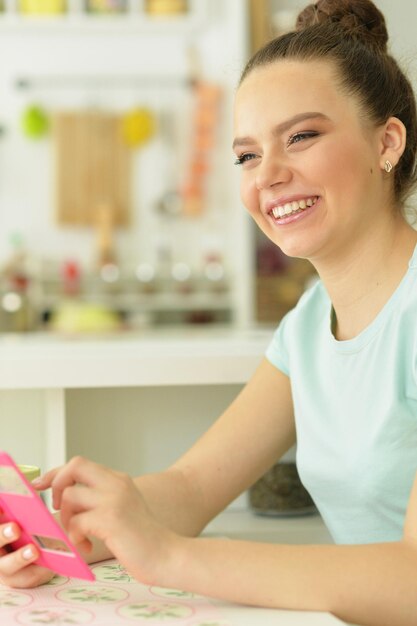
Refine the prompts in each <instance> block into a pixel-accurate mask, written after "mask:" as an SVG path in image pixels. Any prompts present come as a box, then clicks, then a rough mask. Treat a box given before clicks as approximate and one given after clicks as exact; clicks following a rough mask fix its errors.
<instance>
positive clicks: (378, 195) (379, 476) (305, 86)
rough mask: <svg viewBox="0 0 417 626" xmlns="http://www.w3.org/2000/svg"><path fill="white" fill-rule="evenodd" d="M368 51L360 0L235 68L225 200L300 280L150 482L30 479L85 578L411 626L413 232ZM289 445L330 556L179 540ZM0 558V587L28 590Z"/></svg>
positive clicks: (401, 148) (416, 384)
mask: <svg viewBox="0 0 417 626" xmlns="http://www.w3.org/2000/svg"><path fill="white" fill-rule="evenodd" d="M387 38H388V35H387V31H386V27H385V21H384V17H383V15H382V14H381V13H380V11H379V10H378V9H377V8H376V7H375V5H374V4H373V3H372V2H370V0H350V1H347V0H319V1H318V2H317V3H316V4H314V5H310V6H309V7H307V9H305V10H304V11H303V12H302V13H301V14H300V16H299V18H298V21H297V26H296V29H295V30H294V31H293V32H291V33H289V34H286V35H284V36H283V37H280V38H278V39H276V40H273V41H271V42H270V43H268V44H267V45H266V46H265V47H264V48H263V49H261V50H260V51H259V52H258V53H256V54H255V56H254V57H253V59H252V60H251V61H250V62H249V63H248V66H247V67H246V69H245V71H244V73H243V76H242V80H241V83H240V85H239V88H238V91H237V95H236V110H235V136H236V139H235V141H234V150H235V155H236V163H237V165H238V166H239V167H240V168H241V193H242V198H243V201H244V204H245V205H246V207H247V210H248V211H249V213H250V214H251V216H252V217H253V218H254V220H255V221H256V222H257V224H258V226H259V227H260V228H261V229H262V231H263V232H264V233H265V234H266V235H267V236H268V237H269V238H270V239H271V240H272V241H273V242H274V243H275V244H276V245H277V246H279V248H281V249H282V250H283V251H284V252H285V253H287V254H288V255H291V256H296V257H302V258H307V259H309V260H310V261H311V263H312V264H313V265H314V267H315V268H316V270H317V272H318V274H319V276H320V280H319V281H318V282H317V283H316V284H315V285H313V286H312V287H311V288H310V289H309V290H308V291H307V292H306V293H305V294H304V295H303V296H302V297H301V299H300V301H299V303H298V304H297V306H296V307H295V308H294V309H293V310H292V311H290V312H289V313H288V314H287V315H286V316H285V317H284V319H283V320H282V321H281V323H280V324H279V327H278V329H277V331H276V333H275V335H274V337H273V339H272V341H271V343H270V345H269V347H268V349H267V352H266V355H265V358H264V359H263V361H262V363H261V364H260V366H259V367H258V369H257V370H256V372H255V373H254V375H253V376H252V378H251V380H250V381H249V383H248V384H247V385H246V387H245V388H244V389H243V390H242V392H241V393H240V394H239V396H238V397H237V398H236V399H235V400H234V402H233V403H232V404H231V405H230V407H229V408H228V409H226V411H225V412H224V413H223V414H222V415H221V416H220V418H219V419H218V420H217V421H216V423H215V424H214V425H213V426H212V427H211V428H210V429H209V430H208V432H207V433H206V434H205V435H204V436H203V437H202V438H201V439H200V440H199V441H197V443H196V444H195V445H194V446H193V447H192V448H191V449H190V450H189V451H188V452H186V453H185V454H184V455H183V456H182V457H181V458H180V459H179V460H178V461H177V462H176V463H174V464H173V465H172V466H171V467H169V468H168V469H167V470H165V471H164V472H161V473H159V474H154V475H148V476H142V477H138V478H135V479H134V480H132V479H131V478H130V477H128V476H125V475H122V474H120V473H118V472H114V471H112V470H110V469H107V468H105V467H102V466H99V465H97V464H96V463H93V462H91V461H88V460H86V459H82V458H74V459H72V460H71V461H70V462H69V463H68V464H66V465H65V466H64V467H62V468H58V469H55V470H51V471H50V472H48V473H47V474H46V475H45V476H44V477H43V478H41V479H40V480H39V482H38V488H40V489H45V488H48V487H52V489H53V494H54V497H53V502H54V505H55V507H56V508H58V509H60V512H61V522H62V524H63V525H64V527H65V528H66V529H67V530H68V532H69V534H70V537H71V539H72V541H73V542H74V543H76V544H79V546H81V547H83V546H84V548H85V549H86V550H87V548H88V549H91V541H90V540H91V537H95V538H96V539H97V540H99V542H98V543H97V544H96V547H95V548H94V549H93V551H92V552H91V553H90V556H89V558H90V560H93V559H96V558H98V556H100V557H101V558H103V557H105V556H106V555H107V556H108V555H109V554H113V555H115V556H116V557H117V558H118V559H119V561H120V562H121V563H122V565H123V566H124V567H125V568H127V569H128V571H129V572H130V574H131V575H133V576H134V577H135V578H137V579H139V580H142V581H147V582H149V581H152V582H153V583H154V584H158V585H160V586H164V587H168V588H178V589H183V590H186V591H190V592H194V593H200V594H206V595H210V596H214V597H218V598H223V599H227V600H231V601H234V602H241V603H245V604H252V605H261V606H268V607H278V608H288V609H299V610H319V611H330V612H333V613H335V614H336V615H337V616H338V617H340V618H341V619H345V620H346V621H348V622H355V623H359V624H363V625H367V626H416V624H417V612H416V597H417V480H416V473H417V324H416V323H415V320H416V315H417V233H416V231H415V230H414V229H413V228H411V226H410V225H409V224H408V223H407V221H406V220H405V217H404V215H403V207H404V201H405V199H406V197H407V196H408V194H409V193H410V191H411V189H412V186H413V184H414V182H415V176H416V174H415V157H416V150H417V130H416V129H417V120H416V106H415V101H414V96H413V93H412V90H411V87H410V84H409V82H408V80H407V78H406V77H405V76H404V74H403V73H402V72H401V70H400V68H399V67H398V65H397V64H396V62H395V61H394V59H393V58H392V57H391V56H389V55H388V54H387V51H386V44H387ZM295 442H297V466H298V471H299V474H300V477H301V479H302V481H303V484H304V486H305V487H306V488H307V490H308V491H309V493H310V495H311V497H312V498H313V500H314V502H315V504H316V506H317V508H318V510H319V511H320V513H321V515H322V517H323V519H324V520H325V522H326V524H327V526H328V528H329V530H330V532H331V534H332V536H333V538H334V540H335V543H336V544H342V545H329V546H314V545H313V546H311V545H310V546H309V545H300V546H294V545H267V544H266V545H265V544H261V543H251V542H245V541H228V540H224V539H217V538H207V537H206V538H204V537H198V535H199V534H200V532H201V530H202V529H203V528H204V527H205V525H206V524H207V523H208V522H209V521H210V520H211V519H212V518H213V517H215V516H216V515H217V514H218V513H219V512H220V511H221V510H222V509H223V508H224V507H225V506H226V505H227V504H229V503H230V502H231V501H233V500H234V499H235V498H236V497H237V496H238V495H239V494H240V493H242V492H243V491H244V490H246V489H248V487H249V486H250V485H252V484H253V483H255V481H256V480H257V479H259V478H260V477H261V476H262V475H264V474H265V472H266V471H267V470H268V469H269V468H270V467H272V466H273V465H274V464H275V463H276V462H277V460H279V459H280V458H281V457H282V456H283V454H284V453H285V452H286V451H288V450H289V449H290V448H291V447H292V446H293V445H294V443H295ZM0 531H3V539H2V540H0V546H1V545H5V546H7V543H8V541H9V540H8V539H7V534H6V533H5V532H4V531H5V529H1V527H0ZM1 536H2V534H1V532H0V537H1ZM100 542H101V543H100ZM0 549H1V550H4V556H2V557H1V558H0V576H1V579H2V580H3V581H4V582H7V583H8V584H11V585H14V586H24V585H25V584H30V585H33V584H36V583H37V582H40V581H41V580H45V572H43V573H42V572H39V571H38V570H37V569H36V567H35V566H33V565H30V564H29V565H27V562H26V563H24V559H23V556H22V554H21V553H19V552H17V553H15V554H8V553H6V549H5V548H1V547H0Z"/></svg>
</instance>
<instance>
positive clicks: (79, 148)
mask: <svg viewBox="0 0 417 626" xmlns="http://www.w3.org/2000/svg"><path fill="white" fill-rule="evenodd" d="M120 124H121V120H120V117H119V116H117V115H114V114H111V113H105V112H95V111H94V112H93V111H88V112H60V113H57V114H55V115H54V119H53V138H54V156H55V181H56V186H55V189H56V213H57V221H58V223H59V224H62V225H74V226H76V225H78V226H90V225H95V224H96V221H97V212H98V211H99V209H100V207H102V206H103V205H106V206H108V207H110V208H111V211H112V222H113V224H114V225H127V224H128V223H129V213H130V204H131V197H130V195H131V189H130V187H131V185H130V178H131V153H130V149H129V147H128V146H126V145H125V143H124V142H123V139H122V135H121V131H120Z"/></svg>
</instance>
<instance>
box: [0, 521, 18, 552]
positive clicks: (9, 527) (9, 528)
mask: <svg viewBox="0 0 417 626" xmlns="http://www.w3.org/2000/svg"><path fill="white" fill-rule="evenodd" d="M19 537H20V529H19V526H18V525H17V524H15V523H14V522H8V523H7V524H1V525H0V547H1V548H3V547H4V546H7V545H8V544H9V543H11V542H12V541H16V539H18V538H19ZM6 552H7V550H6Z"/></svg>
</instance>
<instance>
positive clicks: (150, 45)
mask: <svg viewBox="0 0 417 626" xmlns="http://www.w3.org/2000/svg"><path fill="white" fill-rule="evenodd" d="M377 4H378V5H379V6H381V8H382V10H384V11H385V13H386V15H387V18H388V21H389V26H390V29H391V34H392V41H393V48H394V51H395V52H396V53H397V52H399V53H400V54H402V56H403V57H404V55H405V60H406V61H407V60H409V58H410V56H411V51H410V47H409V46H410V42H411V43H412V42H413V39H412V37H411V36H410V37H407V33H406V32H405V30H406V29H410V35H412V32H413V26H412V24H413V20H412V19H408V20H403V19H402V17H401V16H402V11H399V10H398V7H397V4H396V7H394V6H393V5H392V4H389V3H388V2H387V1H384V2H382V1H379V2H377ZM303 5H304V2H300V1H298V0H297V1H295V0H293V1H291V0H269V1H268V0H227V2H224V1H223V0H3V1H2V2H0V11H1V12H0V58H1V59H2V61H1V65H0V103H1V105H0V332H3V333H4V332H39V331H49V332H55V333H57V332H58V333H76V334H78V333H88V332H97V331H99V332H105V333H106V332H120V331H126V330H132V331H137V330H142V329H144V328H150V327H153V328H154V327H163V326H173V325H174V326H177V325H181V326H187V325H221V326H237V327H242V326H253V325H259V324H261V325H265V324H266V325H268V324H269V325H275V324H276V323H277V322H278V321H279V319H280V317H282V315H283V314H284V313H285V311H286V310H288V309H289V308H290V307H292V306H293V305H294V304H295V302H296V301H297V299H298V298H299V296H300V294H301V293H302V291H303V290H304V289H305V287H306V285H307V284H309V281H310V280H311V279H312V270H311V268H310V266H309V264H308V263H306V262H303V261H291V260H289V259H288V258H286V257H284V256H283V255H282V254H281V253H280V252H279V251H278V250H277V249H275V248H274V247H273V246H272V245H271V244H270V243H269V242H268V241H267V240H266V239H265V238H264V237H263V236H262V235H261V234H260V233H258V232H256V229H255V227H254V226H253V225H252V224H251V222H250V220H249V218H248V216H247V215H246V214H245V210H244V208H243V207H242V205H241V202H240V199H239V180H238V172H237V171H236V170H237V168H236V167H234V166H233V154H232V151H231V148H230V146H231V137H232V102H233V94H234V90H235V87H236V84H237V81H238V78H239V73H240V71H241V69H242V67H243V65H244V63H245V61H246V60H247V59H248V56H249V55H250V53H251V52H252V51H253V50H255V49H256V48H258V47H259V46H260V45H261V44H262V43H263V42H264V41H266V40H267V39H269V38H270V37H272V36H273V35H276V34H278V33H280V32H284V31H285V30H288V29H289V28H291V26H292V25H293V23H294V19H295V15H296V13H297V11H298V9H299V8H300V7H302V6H303ZM400 5H401V6H402V7H403V8H404V11H405V14H406V15H407V16H408V18H410V16H411V13H412V12H414V13H416V8H415V5H414V4H412V2H411V0H409V1H406V0H402V2H400ZM400 33H401V35H400ZM407 44H408V48H407ZM407 54H408V55H409V56H408V57H407Z"/></svg>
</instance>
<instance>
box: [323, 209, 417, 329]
mask: <svg viewBox="0 0 417 626" xmlns="http://www.w3.org/2000/svg"><path fill="white" fill-rule="evenodd" d="M393 220H394V221H393V222H391V223H390V227H389V228H385V229H381V231H380V232H373V234H372V237H369V234H368V238H367V240H366V241H359V240H358V241H357V242H356V244H355V245H354V246H353V247H351V248H350V249H349V251H348V252H342V251H340V250H339V251H338V252H337V253H335V254H333V255H332V258H331V259H330V258H327V259H320V260H318V261H317V263H315V262H313V264H314V265H315V267H316V270H317V271H318V273H319V275H320V277H321V279H322V281H323V283H324V285H325V286H326V289H327V291H328V293H329V295H330V299H331V301H332V304H333V308H334V312H335V319H336V325H335V326H336V327H335V329H334V333H335V336H336V338H337V339H351V338H352V337H355V336H356V335H357V334H359V333H360V332H361V331H362V330H364V328H366V326H368V325H369V324H370V323H371V322H372V320H373V319H374V318H375V317H376V315H377V314H378V313H379V311H380V310H381V309H382V308H383V306H384V304H385V303H386V302H387V301H388V300H389V298H390V297H391V295H392V294H393V292H394V291H395V289H396V288H397V286H398V285H399V283H400V282H401V279H402V278H403V276H404V274H405V273H406V271H407V267H408V262H409V260H410V257H411V256H412V253H413V250H414V247H415V245H416V244H417V232H416V231H415V230H414V229H413V228H412V227H411V226H409V225H408V224H407V222H406V221H405V220H404V219H403V218H402V217H400V216H398V217H396V218H393Z"/></svg>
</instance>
